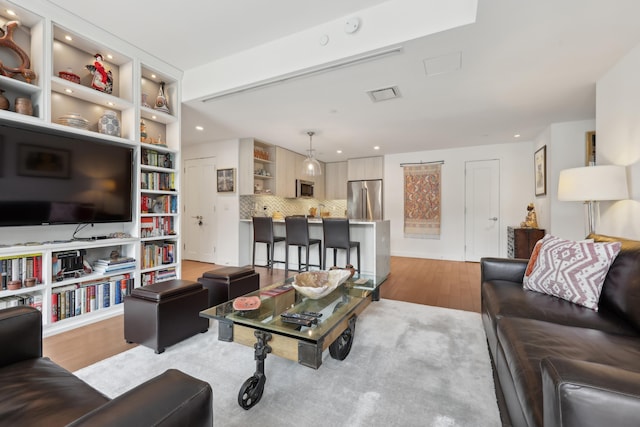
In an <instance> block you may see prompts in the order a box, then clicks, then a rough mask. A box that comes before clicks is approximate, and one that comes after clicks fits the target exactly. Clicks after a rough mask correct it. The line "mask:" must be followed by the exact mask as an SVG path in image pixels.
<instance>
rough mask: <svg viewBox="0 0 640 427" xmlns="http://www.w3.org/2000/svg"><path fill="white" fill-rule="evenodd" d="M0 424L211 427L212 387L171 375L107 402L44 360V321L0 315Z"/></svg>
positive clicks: (29, 313)
mask: <svg viewBox="0 0 640 427" xmlns="http://www.w3.org/2000/svg"><path fill="white" fill-rule="evenodd" d="M0 349H1V350H0V424H2V425H7V426H48V427H49V426H65V425H70V426H85V425H86V426H94V427H95V426H152V425H153V426H212V425H213V408H212V391H211V386H210V385H209V384H208V383H206V382H204V381H200V380H198V379H196V378H193V377H191V376H189V375H187V374H184V373H182V372H180V371H178V370H175V369H170V370H167V371H165V372H164V373H163V374H161V375H158V376H157V377H155V378H152V379H150V380H149V381H147V382H145V383H142V384H140V385H139V386H137V387H135V388H134V389H132V390H130V391H128V392H126V393H124V394H122V395H120V396H118V397H116V398H115V399H113V400H112V399H109V398H108V397H106V396H104V395H103V394H102V393H100V392H99V391H97V390H96V389H94V388H92V387H91V386H89V385H88V384H87V383H85V382H83V381H82V380H80V379H79V378H78V377H76V376H74V375H73V374H72V373H71V372H69V371H67V370H65V369H63V368H62V367H60V366H58V365H56V364H55V363H54V362H52V361H51V360H50V359H48V358H46V357H42V316H41V313H40V312H39V311H38V310H36V309H34V308H31V307H12V308H7V309H4V310H0Z"/></svg>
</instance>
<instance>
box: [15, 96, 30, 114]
mask: <svg viewBox="0 0 640 427" xmlns="http://www.w3.org/2000/svg"><path fill="white" fill-rule="evenodd" d="M16 113H20V114H24V115H26V116H33V105H32V104H31V99H29V98H16Z"/></svg>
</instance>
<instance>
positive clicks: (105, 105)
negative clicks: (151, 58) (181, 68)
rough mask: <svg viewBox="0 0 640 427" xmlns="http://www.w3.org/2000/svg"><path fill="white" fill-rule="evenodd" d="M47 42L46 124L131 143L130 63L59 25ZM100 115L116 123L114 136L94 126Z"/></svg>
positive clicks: (131, 84) (117, 53)
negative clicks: (48, 111) (49, 52)
mask: <svg viewBox="0 0 640 427" xmlns="http://www.w3.org/2000/svg"><path fill="white" fill-rule="evenodd" d="M52 43H53V47H52V63H51V65H52V69H51V106H50V107H51V117H50V120H51V122H52V123H54V124H56V123H57V124H61V125H65V126H69V127H72V128H75V129H80V130H88V131H93V132H101V133H106V134H107V136H110V137H114V138H124V139H129V140H134V139H135V135H136V130H137V126H136V125H135V123H134V120H135V109H134V105H133V60H132V59H131V58H130V57H128V56H126V55H123V54H121V53H119V52H116V51H113V50H112V49H110V48H109V47H107V46H105V45H102V44H99V43H97V42H94V41H93V40H91V39H89V38H87V37H84V36H80V35H79V34H77V33H74V32H72V31H70V30H68V29H66V28H63V27H61V26H59V25H54V26H53V40H52ZM105 113H109V114H111V117H114V119H113V120H114V121H115V122H116V123H117V124H118V126H117V127H118V129H117V130H115V131H114V132H113V133H109V132H105V131H104V129H103V128H102V127H101V126H100V124H99V122H100V120H101V117H102V116H103V115H105Z"/></svg>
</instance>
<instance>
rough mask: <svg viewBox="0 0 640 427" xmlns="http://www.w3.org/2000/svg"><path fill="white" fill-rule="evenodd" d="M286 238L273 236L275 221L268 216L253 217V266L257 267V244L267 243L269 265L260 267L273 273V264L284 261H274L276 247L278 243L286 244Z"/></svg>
mask: <svg viewBox="0 0 640 427" xmlns="http://www.w3.org/2000/svg"><path fill="white" fill-rule="evenodd" d="M284 241H285V238H284V237H277V236H274V235H273V219H272V218H271V217H267V216H254V217H253V257H252V263H251V266H252V267H253V268H255V267H256V243H266V245H267V265H259V266H258V267H267V268H268V269H269V270H270V271H271V273H273V264H274V263H276V262H279V263H282V262H283V261H276V260H274V259H273V253H274V247H275V244H276V243H278V242H284Z"/></svg>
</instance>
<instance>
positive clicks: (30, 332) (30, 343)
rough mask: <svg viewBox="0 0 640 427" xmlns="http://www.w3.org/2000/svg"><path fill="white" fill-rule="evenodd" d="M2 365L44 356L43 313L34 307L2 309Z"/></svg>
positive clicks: (0, 315)
mask: <svg viewBox="0 0 640 427" xmlns="http://www.w3.org/2000/svg"><path fill="white" fill-rule="evenodd" d="M0 348H1V349H2V351H0V367H2V366H7V365H10V364H12V363H16V362H20V361H22V360H27V359H33V358H36V357H42V313H40V311H38V310H36V309H35V308H33V307H29V306H18V307H9V308H5V309H3V310H0Z"/></svg>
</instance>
